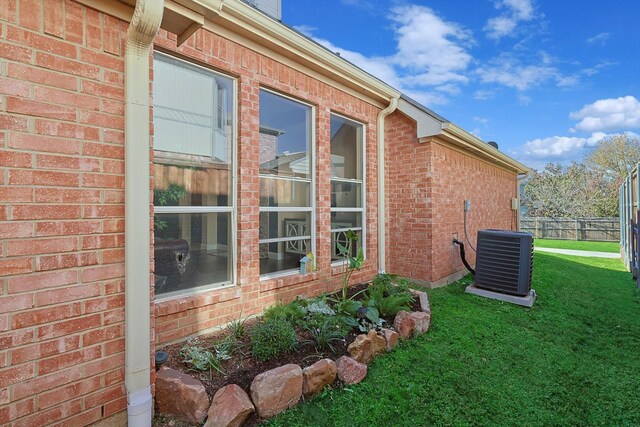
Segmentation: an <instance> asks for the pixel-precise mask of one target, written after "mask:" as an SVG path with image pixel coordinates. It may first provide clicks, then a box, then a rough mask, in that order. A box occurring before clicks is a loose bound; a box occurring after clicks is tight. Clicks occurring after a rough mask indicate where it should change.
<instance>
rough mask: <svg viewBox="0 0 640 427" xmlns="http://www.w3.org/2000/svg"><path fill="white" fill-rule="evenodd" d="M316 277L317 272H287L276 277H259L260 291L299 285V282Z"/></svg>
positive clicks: (315, 278) (310, 280)
mask: <svg viewBox="0 0 640 427" xmlns="http://www.w3.org/2000/svg"><path fill="white" fill-rule="evenodd" d="M317 279H318V273H308V274H300V273H289V274H286V275H282V276H278V277H273V276H271V277H268V276H267V277H264V278H262V277H261V278H260V292H267V291H273V290H275V289H280V288H286V287H288V286H293V285H299V284H300V283H306V282H312V281H314V280H317Z"/></svg>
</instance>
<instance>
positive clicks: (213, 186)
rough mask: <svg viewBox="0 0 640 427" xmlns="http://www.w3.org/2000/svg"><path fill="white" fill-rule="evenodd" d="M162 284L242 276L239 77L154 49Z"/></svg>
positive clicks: (183, 287) (205, 283) (173, 286)
mask: <svg viewBox="0 0 640 427" xmlns="http://www.w3.org/2000/svg"><path fill="white" fill-rule="evenodd" d="M153 64H154V65H153V66H154V82H153V88H154V90H153V98H154V100H153V105H154V108H153V121H154V161H155V165H154V178H155V189H154V197H153V204H154V209H155V216H154V237H155V239H154V240H155V249H154V257H155V290H156V295H158V296H171V295H175V294H181V293H185V292H193V291H196V290H201V289H208V288H211V287H216V286H222V285H228V284H231V283H233V282H234V271H235V268H234V265H235V247H234V245H235V241H236V239H235V226H234V224H235V192H234V189H235V173H234V167H235V160H234V159H235V145H234V141H235V137H234V132H235V131H234V129H235V127H234V120H235V117H234V108H233V104H232V99H234V98H235V97H234V91H235V82H234V80H232V79H230V78H228V77H224V76H222V75H220V74H217V73H214V72H212V71H210V70H208V69H205V68H202V67H198V66H195V65H191V64H189V63H186V62H184V61H182V60H179V59H175V58H172V57H169V56H166V55H162V54H159V53H156V54H155V55H154V61H153Z"/></svg>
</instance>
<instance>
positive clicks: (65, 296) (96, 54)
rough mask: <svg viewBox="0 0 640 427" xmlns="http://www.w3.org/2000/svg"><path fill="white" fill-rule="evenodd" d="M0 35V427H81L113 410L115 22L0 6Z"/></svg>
mask: <svg viewBox="0 0 640 427" xmlns="http://www.w3.org/2000/svg"><path fill="white" fill-rule="evenodd" d="M45 4H46V7H44V6H45ZM0 27H1V29H2V35H3V37H2V38H1V39H0V57H2V62H0V239H1V240H0V244H1V253H0V277H1V279H0V425H5V424H7V423H9V422H10V421H11V420H13V421H14V425H15V426H40V425H45V424H48V423H54V422H57V421H60V420H63V419H64V420H66V422H67V423H68V424H69V425H83V424H88V423H90V422H94V421H97V420H99V419H101V418H103V417H108V416H110V415H112V414H114V413H116V412H119V411H122V410H123V409H124V408H125V407H126V398H125V392H124V383H123V379H124V338H123V331H124V323H123V320H124V319H123V318H124V310H123V306H124V295H123V289H124V279H123V266H124V264H123V260H124V249H123V240H124V219H123V216H124V205H123V203H124V202H123V200H124V191H123V181H124V177H123V168H124V161H123V143H124V134H123V123H124V120H123V105H124V104H123V81H124V75H123V61H122V54H123V41H124V31H125V30H126V24H124V23H122V22H119V21H118V20H116V19H114V18H111V17H108V16H104V15H101V14H99V13H97V12H95V11H93V10H91V9H87V8H85V7H83V6H80V5H78V4H76V3H74V2H72V1H64V0H46V2H42V1H40V0H20V1H16V0H3V1H2V2H0Z"/></svg>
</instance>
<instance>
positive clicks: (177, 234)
mask: <svg viewBox="0 0 640 427" xmlns="http://www.w3.org/2000/svg"><path fill="white" fill-rule="evenodd" d="M230 225H231V214H230V213H205V214H194V213H184V214H182V213H181V214H178V213H166V214H165V213H162V214H156V215H155V217H154V234H155V238H154V251H153V255H154V260H155V271H154V272H155V284H156V294H158V295H161V294H168V293H173V292H177V291H181V290H185V289H193V288H197V287H200V286H207V285H211V284H212V283H221V284H222V283H231V257H230V256H229V254H230V252H229V249H230V245H229V243H230V234H231V232H230Z"/></svg>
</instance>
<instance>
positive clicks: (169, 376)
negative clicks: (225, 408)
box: [156, 368, 209, 424]
mask: <svg viewBox="0 0 640 427" xmlns="http://www.w3.org/2000/svg"><path fill="white" fill-rule="evenodd" d="M156 404H157V405H158V410H159V411H160V412H161V413H163V414H171V415H177V416H178V417H181V418H184V419H185V420H187V421H189V422H190V423H192V424H200V423H202V421H204V419H205V417H206V416H207V409H209V397H208V396H207V392H206V390H205V389H204V386H203V385H202V383H201V382H200V381H198V380H196V379H195V378H193V377H191V376H189V375H186V374H183V373H182V372H179V371H176V370H175V369H171V368H162V369H160V370H159V371H158V372H157V374H156Z"/></svg>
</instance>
